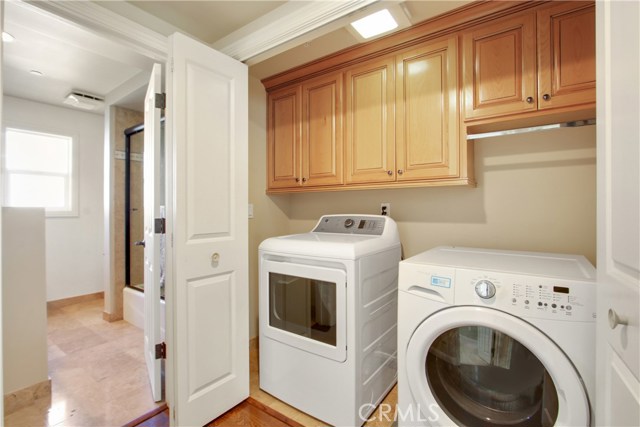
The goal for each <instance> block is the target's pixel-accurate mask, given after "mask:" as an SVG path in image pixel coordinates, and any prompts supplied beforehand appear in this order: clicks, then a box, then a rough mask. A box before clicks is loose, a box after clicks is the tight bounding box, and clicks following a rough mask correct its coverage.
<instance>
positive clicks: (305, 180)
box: [302, 73, 343, 186]
mask: <svg viewBox="0 0 640 427" xmlns="http://www.w3.org/2000/svg"><path fill="white" fill-rule="evenodd" d="M342 130H343V129H342V73H337V74H332V75H328V76H323V77H320V78H318V79H314V80H312V81H309V82H305V83H303V85H302V185H304V186H322V185H335V184H342V183H343V178H342V177H343V173H342V171H343V167H342V152H343V145H342Z"/></svg>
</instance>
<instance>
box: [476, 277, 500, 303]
mask: <svg viewBox="0 0 640 427" xmlns="http://www.w3.org/2000/svg"><path fill="white" fill-rule="evenodd" d="M476 294H478V296H479V297H480V298H482V299H491V298H493V297H494V296H495V295H496V285H494V284H493V283H491V282H490V281H488V280H480V281H479V282H477V283H476Z"/></svg>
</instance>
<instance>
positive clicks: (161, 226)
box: [154, 218, 166, 234]
mask: <svg viewBox="0 0 640 427" xmlns="http://www.w3.org/2000/svg"><path fill="white" fill-rule="evenodd" d="M154 232H155V233H156V234H164V233H165V232H166V222H165V219H164V218H156V219H155V220H154Z"/></svg>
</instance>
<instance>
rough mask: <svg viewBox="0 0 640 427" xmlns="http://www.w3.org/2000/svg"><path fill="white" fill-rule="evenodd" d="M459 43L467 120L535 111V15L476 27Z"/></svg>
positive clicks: (521, 15)
mask: <svg viewBox="0 0 640 427" xmlns="http://www.w3.org/2000/svg"><path fill="white" fill-rule="evenodd" d="M462 39H463V41H462V43H463V45H462V46H463V47H462V49H463V61H464V97H465V118H466V119H473V118H478V117H486V116H494V115H498V114H505V113H518V112H526V111H534V110H535V109H536V106H535V99H536V92H535V87H536V78H535V69H536V27H535V14H534V13H532V12H528V13H525V14H520V15H518V16H515V17H511V18H507V19H501V20H497V21H496V22H494V23H492V24H488V25H482V26H479V27H477V28H474V29H472V30H470V31H467V32H465V33H464V34H463V36H462Z"/></svg>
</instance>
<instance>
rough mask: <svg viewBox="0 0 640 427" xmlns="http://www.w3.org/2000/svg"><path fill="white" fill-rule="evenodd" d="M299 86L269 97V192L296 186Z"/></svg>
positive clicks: (299, 177)
mask: <svg viewBox="0 0 640 427" xmlns="http://www.w3.org/2000/svg"><path fill="white" fill-rule="evenodd" d="M300 98H301V97H300V86H294V87H289V88H285V89H282V90H278V91H276V92H273V93H270V94H269V98H268V103H269V105H268V113H267V114H268V120H269V124H268V126H267V128H268V129H269V132H268V135H267V165H268V168H269V170H268V172H267V173H268V179H269V184H268V187H269V188H287V187H295V186H298V185H299V183H300V181H301V174H302V171H301V170H300V161H301V154H300V131H301V129H300V114H301V112H300V109H301V102H302V101H301V99H300Z"/></svg>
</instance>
